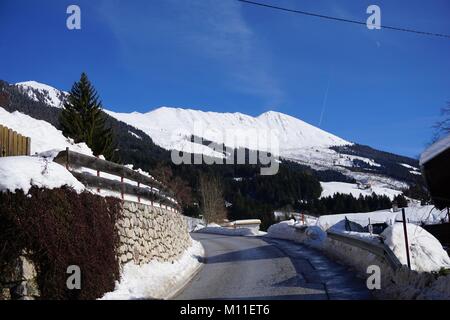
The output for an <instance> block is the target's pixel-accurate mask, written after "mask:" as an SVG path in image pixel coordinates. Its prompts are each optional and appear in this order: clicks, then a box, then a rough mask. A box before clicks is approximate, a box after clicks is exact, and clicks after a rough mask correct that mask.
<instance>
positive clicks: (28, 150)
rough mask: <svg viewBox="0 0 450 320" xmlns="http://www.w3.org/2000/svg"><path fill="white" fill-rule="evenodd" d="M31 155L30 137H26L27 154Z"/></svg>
mask: <svg viewBox="0 0 450 320" xmlns="http://www.w3.org/2000/svg"><path fill="white" fill-rule="evenodd" d="M29 155H31V138H28V137H27V156H29Z"/></svg>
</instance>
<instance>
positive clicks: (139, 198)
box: [137, 181, 141, 203]
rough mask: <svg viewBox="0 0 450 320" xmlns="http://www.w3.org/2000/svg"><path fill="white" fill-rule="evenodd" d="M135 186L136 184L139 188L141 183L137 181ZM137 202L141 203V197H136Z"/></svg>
mask: <svg viewBox="0 0 450 320" xmlns="http://www.w3.org/2000/svg"><path fill="white" fill-rule="evenodd" d="M137 184H138V188H140V187H141V183H140V182H139V181H138V183H137ZM138 202H139V203H141V196H138Z"/></svg>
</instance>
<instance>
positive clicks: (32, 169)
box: [0, 156, 85, 193]
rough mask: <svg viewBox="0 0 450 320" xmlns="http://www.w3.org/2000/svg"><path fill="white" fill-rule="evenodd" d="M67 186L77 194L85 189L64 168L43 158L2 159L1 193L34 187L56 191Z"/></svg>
mask: <svg viewBox="0 0 450 320" xmlns="http://www.w3.org/2000/svg"><path fill="white" fill-rule="evenodd" d="M64 185H67V186H69V187H71V188H73V189H74V190H75V191H77V192H82V191H83V190H84V189H85V188H84V186H83V185H82V184H81V183H80V182H79V181H78V180H77V179H75V177H74V176H73V175H71V174H70V172H69V171H67V170H66V169H65V168H64V167H63V166H61V165H59V164H57V163H55V162H49V161H48V160H47V159H45V158H41V157H27V156H21V157H4V158H0V192H4V191H7V190H9V191H11V192H15V190H17V189H19V190H23V192H24V193H28V191H29V190H30V188H31V187H32V186H36V187H40V188H48V189H54V188H59V187H62V186H64Z"/></svg>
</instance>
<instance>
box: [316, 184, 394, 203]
mask: <svg viewBox="0 0 450 320" xmlns="http://www.w3.org/2000/svg"><path fill="white" fill-rule="evenodd" d="M320 185H321V186H322V189H323V191H322V194H321V195H320V197H321V198H324V197H329V196H331V197H332V196H333V195H334V194H335V193H342V194H351V195H352V196H354V197H355V198H358V197H359V196H360V195H362V196H370V195H372V193H375V194H377V195H386V196H388V197H389V198H390V199H391V200H392V199H394V197H395V196H397V195H399V194H402V192H401V191H398V190H394V189H391V188H387V187H383V186H380V185H374V186H372V187H371V188H369V189H359V188H358V185H357V184H354V183H345V182H321V183H320Z"/></svg>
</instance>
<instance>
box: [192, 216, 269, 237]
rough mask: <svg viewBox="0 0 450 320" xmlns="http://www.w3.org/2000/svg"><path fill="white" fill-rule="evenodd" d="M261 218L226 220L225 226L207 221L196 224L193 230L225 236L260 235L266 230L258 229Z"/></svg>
mask: <svg viewBox="0 0 450 320" xmlns="http://www.w3.org/2000/svg"><path fill="white" fill-rule="evenodd" d="M260 224H261V220H259V219H246V220H236V221H232V222H228V223H227V224H226V226H221V225H218V224H217V223H209V224H208V225H207V226H204V225H203V224H197V225H196V226H195V228H194V229H193V231H194V232H201V233H214V234H221V235H226V236H260V235H265V234H266V232H264V231H260V230H259V226H260Z"/></svg>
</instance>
